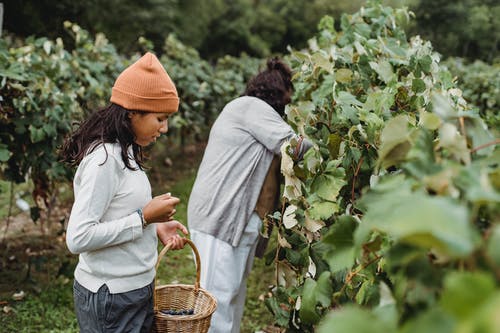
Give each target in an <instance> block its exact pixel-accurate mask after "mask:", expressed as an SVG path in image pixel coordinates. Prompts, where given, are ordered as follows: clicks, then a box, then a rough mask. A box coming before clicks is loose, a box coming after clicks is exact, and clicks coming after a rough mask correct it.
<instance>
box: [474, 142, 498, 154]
mask: <svg viewBox="0 0 500 333" xmlns="http://www.w3.org/2000/svg"><path fill="white" fill-rule="evenodd" d="M497 144H500V139H496V140H493V141H491V142H487V143H485V144H482V145H480V146H477V147H476V148H474V149H471V151H470V152H471V154H472V153H475V152H476V151H478V150H481V149H483V148H486V147H489V146H493V145H497Z"/></svg>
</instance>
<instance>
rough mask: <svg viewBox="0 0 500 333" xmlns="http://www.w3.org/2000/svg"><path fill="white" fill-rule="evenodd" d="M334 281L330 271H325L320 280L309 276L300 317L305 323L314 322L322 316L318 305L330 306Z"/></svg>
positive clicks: (303, 290)
mask: <svg viewBox="0 0 500 333" xmlns="http://www.w3.org/2000/svg"><path fill="white" fill-rule="evenodd" d="M332 293H333V290H332V283H331V280H330V272H323V273H322V274H321V275H320V276H319V278H318V281H315V280H314V279H311V278H307V279H306V280H305V281H304V286H303V289H302V294H301V298H302V301H301V305H300V310H299V316H300V319H301V320H302V321H303V322H304V323H310V324H314V323H316V322H318V320H319V319H320V318H321V317H320V313H319V312H318V310H317V306H322V307H323V308H326V307H328V306H330V303H331V296H332Z"/></svg>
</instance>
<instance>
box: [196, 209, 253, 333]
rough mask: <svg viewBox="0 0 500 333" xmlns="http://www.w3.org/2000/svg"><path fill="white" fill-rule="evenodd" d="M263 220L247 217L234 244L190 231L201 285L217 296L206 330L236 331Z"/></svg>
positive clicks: (226, 332)
mask: <svg viewBox="0 0 500 333" xmlns="http://www.w3.org/2000/svg"><path fill="white" fill-rule="evenodd" d="M261 224H262V221H261V220H260V218H259V216H258V215H257V214H256V213H253V214H252V216H251V217H250V221H249V222H248V225H247V227H246V228H245V231H244V233H243V237H242V239H241V242H240V244H239V245H238V246H237V247H233V246H231V245H230V244H229V243H226V242H224V241H221V240H220V239H217V238H215V237H213V236H211V235H208V234H205V233H202V232H199V231H196V230H190V234H191V240H192V241H193V242H194V243H195V245H196V248H197V249H198V252H199V253H200V259H201V276H200V277H201V281H200V284H201V287H202V288H204V289H206V290H208V291H209V292H210V293H211V294H212V295H214V296H215V298H216V299H217V310H216V311H215V312H214V314H213V315H212V320H211V324H210V330H209V331H208V332H209V333H239V331H240V324H241V318H242V317H243V309H244V307H245V297H246V291H247V287H246V282H247V277H248V275H249V274H250V270H251V269H252V264H253V259H254V256H255V247H256V245H257V240H258V238H259V230H260V226H261Z"/></svg>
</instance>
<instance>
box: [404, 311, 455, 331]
mask: <svg viewBox="0 0 500 333" xmlns="http://www.w3.org/2000/svg"><path fill="white" fill-rule="evenodd" d="M422 332H436V333H438V332H439V333H454V332H457V331H456V320H455V319H454V318H453V317H452V316H451V315H450V314H449V313H446V312H444V311H443V310H442V309H441V308H439V307H432V308H430V309H429V310H427V311H425V312H424V313H423V314H421V315H419V316H415V317H413V318H410V319H409V320H408V322H406V323H405V324H404V325H403V327H402V329H401V333H422Z"/></svg>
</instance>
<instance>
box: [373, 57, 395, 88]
mask: <svg viewBox="0 0 500 333" xmlns="http://www.w3.org/2000/svg"><path fill="white" fill-rule="evenodd" d="M370 67H371V68H372V69H373V70H374V71H375V72H377V74H378V76H379V77H380V79H381V80H382V81H384V82H385V83H386V84H387V83H389V82H391V81H392V80H394V78H395V77H396V76H395V75H394V71H393V70H392V65H391V64H390V63H389V62H388V61H387V60H380V61H378V62H374V61H372V62H370Z"/></svg>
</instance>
